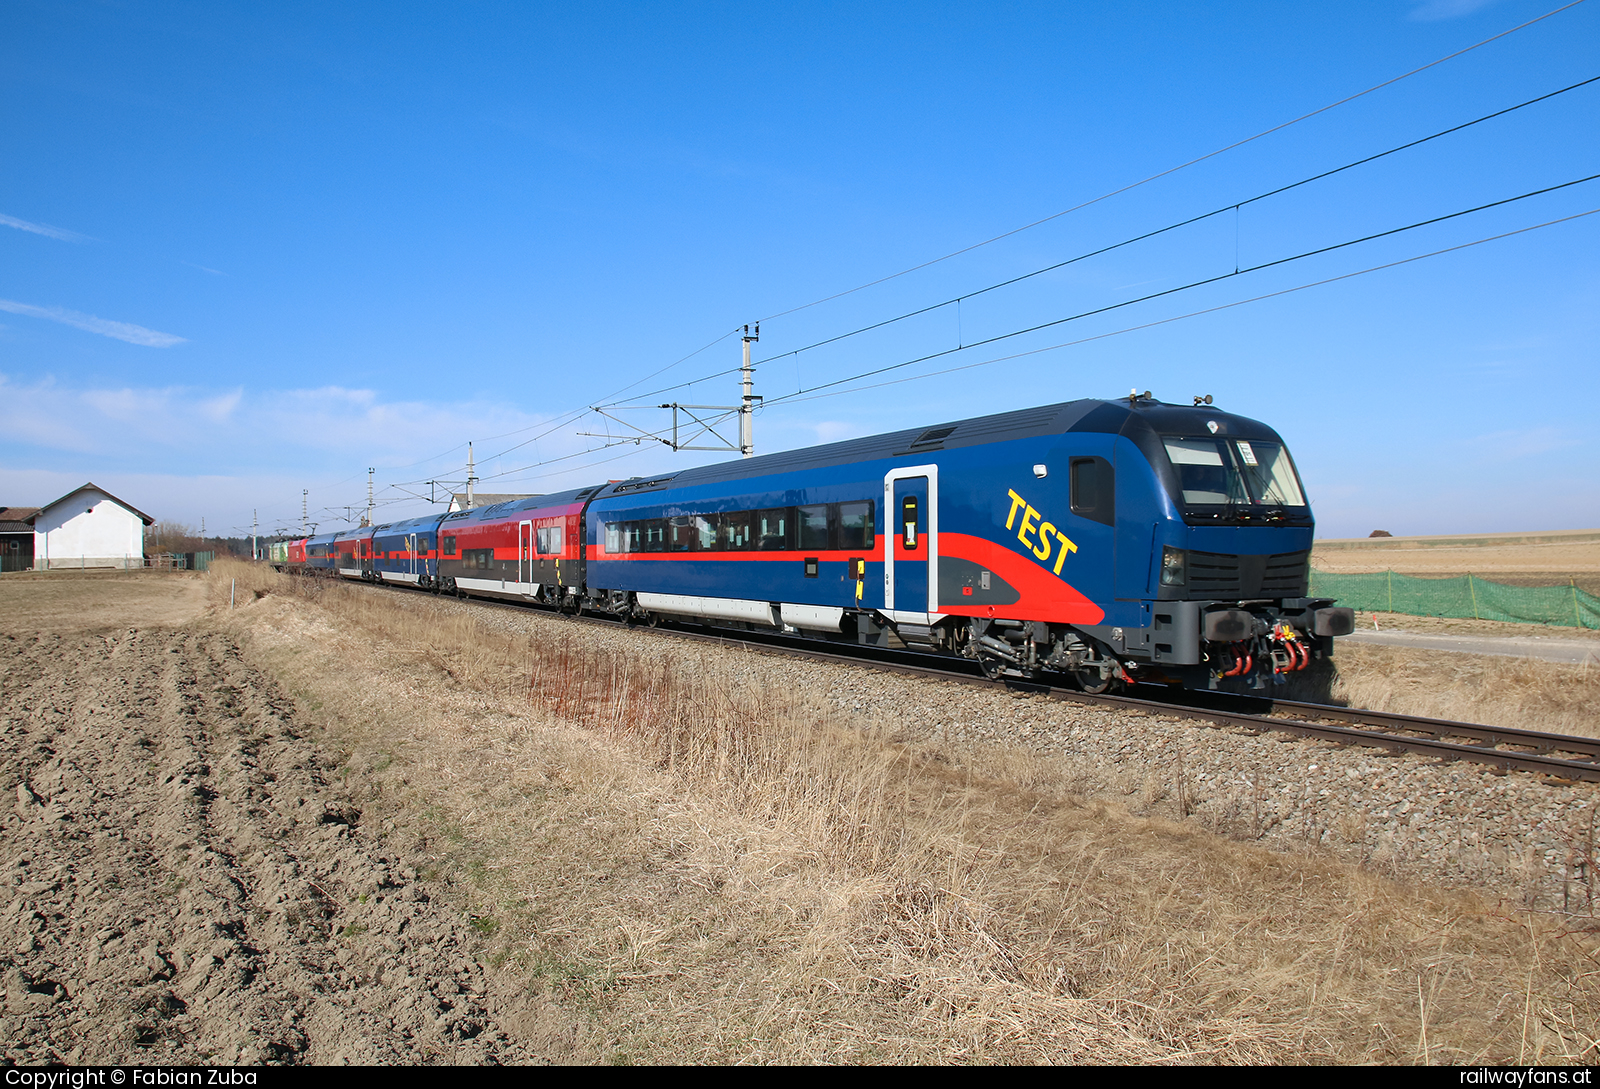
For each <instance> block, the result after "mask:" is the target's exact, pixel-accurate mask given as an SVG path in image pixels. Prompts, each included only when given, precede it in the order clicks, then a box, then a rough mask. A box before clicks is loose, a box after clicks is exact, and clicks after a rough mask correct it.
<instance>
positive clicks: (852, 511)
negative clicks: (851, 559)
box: [835, 502, 876, 552]
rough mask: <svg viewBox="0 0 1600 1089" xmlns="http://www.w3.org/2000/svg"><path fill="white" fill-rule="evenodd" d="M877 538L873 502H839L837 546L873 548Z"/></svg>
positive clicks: (850, 548) (857, 548) (855, 549)
mask: <svg viewBox="0 0 1600 1089" xmlns="http://www.w3.org/2000/svg"><path fill="white" fill-rule="evenodd" d="M875 539H876V534H875V533H874V532H873V526H872V504H871V503H870V502H867V503H840V504H839V543H838V545H836V546H835V547H837V548H844V549H849V550H850V551H852V552H853V551H857V550H860V549H867V548H871V547H872V545H873V543H874V541H875Z"/></svg>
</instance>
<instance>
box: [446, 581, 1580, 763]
mask: <svg viewBox="0 0 1600 1089" xmlns="http://www.w3.org/2000/svg"><path fill="white" fill-rule="evenodd" d="M472 600H473V601H474V602H476V603H478V604H482V605H488V606H491V607H495V608H502V609H511V610H515V611H521V612H526V611H528V609H529V606H526V605H521V604H518V603H515V602H504V601H492V600H489V599H486V598H473V599H472ZM539 611H540V612H543V613H548V612H549V610H548V609H546V608H543V607H540V608H539ZM559 615H563V616H565V618H566V619H567V620H570V621H573V622H575V623H580V624H604V625H615V624H618V623H620V621H618V620H616V619H614V618H611V617H602V616H576V617H574V616H569V615H566V614H559ZM647 630H650V631H653V632H655V633H657V634H660V635H663V636H667V637H671V638H680V639H691V640H696V641H701V642H713V643H723V644H727V645H730V646H740V647H757V648H760V649H762V650H765V651H768V652H770V653H775V654H784V655H788V656H791V657H799V658H808V659H812V660H815V661H828V662H837V663H841V664H845V665H853V666H857V667H869V668H875V669H881V670H887V671H890V672H895V673H904V674H910V675H918V676H926V677H930V678H937V679H939V680H946V681H954V682H957V683H959V684H970V685H975V686H981V687H988V688H1006V689H1009V690H1012V691H1022V692H1030V693H1038V694H1044V695H1048V696H1049V697H1050V698H1051V699H1059V700H1067V701H1071V702H1073V703H1084V704H1095V705H1099V706H1106V707H1118V708H1122V709H1125V710H1130V711H1138V712H1141V713H1143V714H1155V715H1168V716H1172V717H1176V718H1183V719H1190V720H1193V721H1197V722H1204V723H1208V724H1210V725H1213V726H1218V727H1240V728H1245V729H1250V730H1254V731H1256V732H1266V731H1277V732H1282V733H1290V734H1295V735H1298V736H1300V737H1307V738H1313V739H1316V740H1321V741H1331V742H1334V743H1336V744H1340V745H1361V746H1367V747H1372V748H1380V749H1387V750H1389V751H1391V752H1406V753H1416V754H1418V755H1422V756H1433V757H1437V758H1439V759H1440V760H1441V761H1455V760H1463V761H1467V762H1470V763H1475V764H1487V765H1489V766H1491V767H1494V768H1498V769H1500V770H1501V771H1526V772H1533V773H1535V774H1539V775H1545V776H1549V777H1551V778H1553V779H1557V780H1566V781H1586V782H1600V738H1589V737H1577V736H1573V735H1570V734H1554V733H1545V732H1542V731H1539V730H1520V729H1515V728H1512V727H1503V726H1485V725H1481V724H1478V723H1471V722H1452V721H1450V720H1448V719H1433V718H1422V717H1420V716H1417V715H1400V714H1391V713H1389V712H1385V711H1366V710H1362V709H1359V708H1350V707H1335V706H1331V705H1327V704H1320V703H1298V702H1294V701H1290V700H1274V699H1271V698H1267V697H1257V696H1249V695H1237V694H1233V693H1214V692H1203V691H1195V690H1191V689H1171V688H1165V687H1159V686H1155V685H1141V686H1138V687H1139V688H1140V689H1149V690H1150V691H1148V692H1146V693H1144V694H1143V695H1142V696H1141V695H1127V696H1112V695H1098V696H1097V695H1090V694H1089V693H1086V692H1082V691H1079V690H1078V689H1076V688H1072V687H1068V686H1066V685H1056V684H1051V683H1050V682H1049V681H1048V680H1038V681H1030V680H1022V679H1020V678H1008V677H1000V678H992V679H991V678H988V677H985V676H983V675H982V674H981V673H980V672H979V671H978V669H977V667H976V666H975V665H973V666H971V667H970V669H968V668H964V666H965V665H966V663H965V662H964V661H960V660H953V661H952V662H950V663H948V664H946V663H943V662H940V663H938V664H930V663H929V662H927V661H926V660H925V659H926V657H927V656H924V655H916V654H912V653H909V652H898V651H893V650H879V649H876V648H870V647H862V648H852V653H849V654H844V653H841V652H839V651H837V650H825V649H822V648H820V647H816V646H813V645H810V640H804V639H792V638H787V637H784V636H779V635H766V634H763V633H760V632H740V633H739V634H738V635H737V636H735V635H733V634H732V633H721V632H708V631H695V630H690V629H689V628H687V627H679V626H674V625H670V624H669V625H663V626H660V627H654V628H650V629H647Z"/></svg>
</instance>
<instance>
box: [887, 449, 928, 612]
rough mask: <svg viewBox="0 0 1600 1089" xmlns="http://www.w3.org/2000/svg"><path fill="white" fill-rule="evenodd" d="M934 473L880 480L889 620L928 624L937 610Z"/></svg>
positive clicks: (906, 472) (901, 473) (903, 472)
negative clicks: (931, 614)
mask: <svg viewBox="0 0 1600 1089" xmlns="http://www.w3.org/2000/svg"><path fill="white" fill-rule="evenodd" d="M938 497H939V467H938V466H937V465H908V466H906V467H905V468H903V469H896V470H894V471H893V472H891V473H890V474H889V475H888V476H886V477H884V478H883V523H882V524H883V536H884V549H883V599H884V600H883V603H884V612H885V613H886V614H888V615H889V617H890V618H891V619H893V620H897V621H909V622H913V623H921V624H926V623H928V622H929V621H928V614H929V613H933V612H937V611H938V609H939V600H938V599H939V511H938Z"/></svg>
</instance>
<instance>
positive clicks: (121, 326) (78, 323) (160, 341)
mask: <svg viewBox="0 0 1600 1089" xmlns="http://www.w3.org/2000/svg"><path fill="white" fill-rule="evenodd" d="M0 310H7V311H10V312H11V313H13V314H23V315H25V316H27V317H30V318H43V319H44V320H46V321H58V322H60V323H61V324H62V325H70V326H72V327H74V328H76V329H82V330H84V331H86V332H90V333H99V334H100V335H101V336H103V337H113V338H115V339H117V340H125V341H127V342H128V343H129V344H140V345H143V346H144V347H147V348H170V347H172V346H173V345H174V344H182V343H184V338H183V337H180V336H174V335H173V334H171V333H158V332H156V331H155V330H154V329H146V328H145V327H144V326H142V325H130V324H129V323H128V322H125V321H110V320H108V319H106V318H97V317H95V316H94V315H93V314H80V313H79V312H78V311H76V310H68V309H67V308H66V307H63V306H33V305H31V304H29V303H20V302H14V301H12V300H11V299H0Z"/></svg>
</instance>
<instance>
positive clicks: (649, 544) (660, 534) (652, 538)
mask: <svg viewBox="0 0 1600 1089" xmlns="http://www.w3.org/2000/svg"><path fill="white" fill-rule="evenodd" d="M641 529H642V530H643V533H644V550H645V551H646V552H665V551H666V549H667V524H666V523H665V522H645V523H644V524H643V526H642V527H641Z"/></svg>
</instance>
